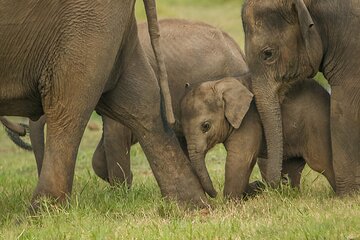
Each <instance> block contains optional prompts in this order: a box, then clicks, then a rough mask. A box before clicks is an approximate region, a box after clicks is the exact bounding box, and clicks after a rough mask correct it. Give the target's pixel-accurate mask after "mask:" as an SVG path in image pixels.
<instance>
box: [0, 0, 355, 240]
mask: <svg viewBox="0 0 360 240" xmlns="http://www.w3.org/2000/svg"><path fill="white" fill-rule="evenodd" d="M241 4H242V1H236V0H227V1H226V0H158V10H159V16H160V18H170V17H171V18H186V19H193V20H198V21H204V22H207V23H209V24H212V25H214V26H217V27H219V28H221V29H223V30H224V31H226V32H228V33H229V34H230V35H231V36H233V37H234V38H235V39H236V41H237V42H238V43H239V44H240V46H241V47H243V39H244V36H243V31H242V25H241V19H240V8H241ZM136 9H137V16H138V19H139V20H144V12H143V6H142V1H138V2H137V8H136ZM320 79H321V77H320ZM90 124H92V125H93V126H94V125H95V126H98V127H99V130H96V131H90V130H89V129H87V130H86V132H85V135H84V138H83V140H82V143H81V147H80V150H79V154H78V159H77V165H76V175H75V179H74V187H73V194H72V199H71V207H70V208H57V209H55V210H53V211H50V210H48V209H47V205H46V204H45V209H44V211H43V213H42V214H40V215H39V216H37V217H30V216H28V215H27V214H26V210H27V207H28V206H29V201H30V198H31V194H32V191H33V189H34V187H35V186H36V181H37V173H36V166H35V161H34V157H33V155H32V154H31V153H29V152H24V151H22V150H20V149H18V148H17V147H15V146H14V145H13V144H12V143H11V142H10V140H9V139H8V138H7V136H6V135H5V133H4V131H0V154H1V159H0V239H360V196H353V197H346V198H337V197H335V196H334V194H333V192H332V191H331V189H330V187H329V184H328V183H327V182H326V180H325V179H324V178H323V177H322V176H321V175H320V174H317V173H314V172H313V171H311V170H310V169H309V168H306V169H305V170H304V172H303V179H302V185H301V189H300V190H294V189H290V188H288V187H286V186H284V187H283V188H281V189H280V190H269V189H267V190H265V192H264V193H263V194H261V195H259V196H258V197H256V198H254V199H251V200H249V201H246V202H245V201H244V202H242V201H240V202H226V201H225V200H224V199H223V198H222V196H221V192H222V188H223V181H224V164H225V157H226V152H225V150H224V148H223V147H222V146H220V145H219V146H217V147H215V149H214V150H212V151H211V152H210V153H209V154H208V155H207V164H208V166H209V169H210V174H211V176H212V178H213V181H214V183H215V186H216V188H217V189H218V191H219V193H220V194H219V196H218V197H217V198H216V199H214V200H212V203H211V204H212V208H211V209H208V210H199V211H184V210H182V209H180V207H179V206H177V205H176V204H173V203H168V202H164V201H163V200H162V199H161V195H160V191H159V189H158V187H157V185H156V182H155V180H154V177H153V175H152V173H151V170H150V168H149V165H148V163H147V161H146V158H145V157H144V155H143V153H142V151H141V149H140V147H139V146H138V145H137V146H135V147H133V148H132V149H131V158H132V171H133V173H134V181H133V187H132V188H131V189H130V190H128V189H124V188H112V187H109V186H108V184H106V183H104V182H103V181H102V180H100V179H99V178H97V177H96V176H95V174H94V173H93V171H92V168H91V157H92V153H93V151H94V149H95V147H96V145H97V142H98V140H99V139H100V135H101V121H100V118H99V117H98V116H96V115H94V116H93V118H92V120H91V121H90ZM259 178H260V176H259V172H258V169H257V168H256V169H255V171H254V173H253V175H252V179H259Z"/></svg>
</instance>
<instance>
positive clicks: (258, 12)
mask: <svg viewBox="0 0 360 240" xmlns="http://www.w3.org/2000/svg"><path fill="white" fill-rule="evenodd" d="M277 3H278V1H274V0H271V1H268V0H248V1H246V3H245V4H244V7H243V13H242V14H243V22H244V25H245V29H246V31H254V30H255V29H260V28H262V27H263V26H264V25H265V24H267V22H268V20H269V17H270V16H275V15H278V14H279V13H280V12H279V9H278V6H277V5H278V4H277Z"/></svg>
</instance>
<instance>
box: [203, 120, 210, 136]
mask: <svg viewBox="0 0 360 240" xmlns="http://www.w3.org/2000/svg"><path fill="white" fill-rule="evenodd" d="M210 128H211V124H210V123H209V122H203V123H202V124H201V131H202V132H203V133H207V132H208V131H209V130H210Z"/></svg>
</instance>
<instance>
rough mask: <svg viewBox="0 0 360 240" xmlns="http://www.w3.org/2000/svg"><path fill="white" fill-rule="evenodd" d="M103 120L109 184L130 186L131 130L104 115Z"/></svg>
mask: <svg viewBox="0 0 360 240" xmlns="http://www.w3.org/2000/svg"><path fill="white" fill-rule="evenodd" d="M103 122H104V150H105V156H106V165H107V172H108V177H109V182H110V184H111V185H116V184H125V185H126V186H128V187H130V186H131V183H132V173H131V170H130V147H131V139H132V133H131V130H130V129H129V128H127V127H125V126H124V125H122V124H121V123H119V122H117V121H114V120H112V119H110V118H108V117H106V116H104V117H103Z"/></svg>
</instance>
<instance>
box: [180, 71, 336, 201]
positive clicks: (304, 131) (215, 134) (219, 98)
mask: <svg viewBox="0 0 360 240" xmlns="http://www.w3.org/2000/svg"><path fill="white" fill-rule="evenodd" d="M240 80H241V81H239V80H237V79H234V78H229V79H224V80H219V81H213V82H204V83H202V84H200V85H199V86H198V87H195V88H194V89H191V90H190V91H189V92H188V93H187V94H186V95H185V97H184V99H183V100H182V102H181V112H182V115H181V117H182V118H181V121H182V126H183V129H184V134H185V136H186V140H187V142H188V145H189V147H190V146H191V147H192V148H195V149H196V151H197V152H198V153H199V154H200V155H201V156H205V154H206V152H207V151H209V150H210V149H211V148H212V147H213V146H214V145H215V144H217V143H223V144H224V146H225V148H226V150H227V158H226V165H225V188H224V195H225V196H228V197H235V198H241V197H243V194H244V191H245V189H246V186H247V184H248V181H249V177H250V174H251V172H252V169H253V166H254V164H255V163H256V159H257V157H261V158H266V157H267V156H266V150H267V149H266V144H265V142H266V141H265V139H264V137H263V129H262V124H261V121H260V117H259V114H258V111H257V109H256V106H255V104H254V102H253V101H252V98H251V96H252V94H251V92H250V91H249V90H248V87H247V86H249V84H250V78H249V77H248V78H242V79H240ZM329 103H330V101H329V94H328V93H327V92H326V91H325V90H324V89H323V88H322V87H321V86H320V85H318V84H317V83H316V82H315V81H314V80H306V81H304V82H298V83H297V84H296V85H295V86H294V87H293V88H292V89H291V90H289V92H288V93H287V95H286V96H285V99H284V101H283V103H282V105H281V111H282V113H283V118H282V119H283V123H282V125H283V129H284V162H283V165H284V167H283V169H282V170H283V171H282V174H283V175H285V174H288V176H289V179H290V181H291V185H292V186H294V187H297V186H299V184H300V177H301V171H302V170H303V168H304V165H305V162H306V163H307V164H308V165H309V166H310V167H311V168H312V169H313V170H315V171H317V172H319V173H322V174H323V175H324V176H325V177H326V178H327V180H328V181H329V183H330V184H331V186H332V187H333V189H335V178H334V172H333V166H332V158H331V142H330V125H329V111H330V105H329ZM234 109H236V111H233V110H234ZM234 112H235V114H234ZM199 161H202V162H204V158H203V157H202V158H201V159H199ZM266 161H267V160H261V161H259V166H260V169H261V172H262V173H264V172H266V168H267V167H268V166H267V162H266ZM204 171H206V169H204ZM263 176H264V174H263Z"/></svg>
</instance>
